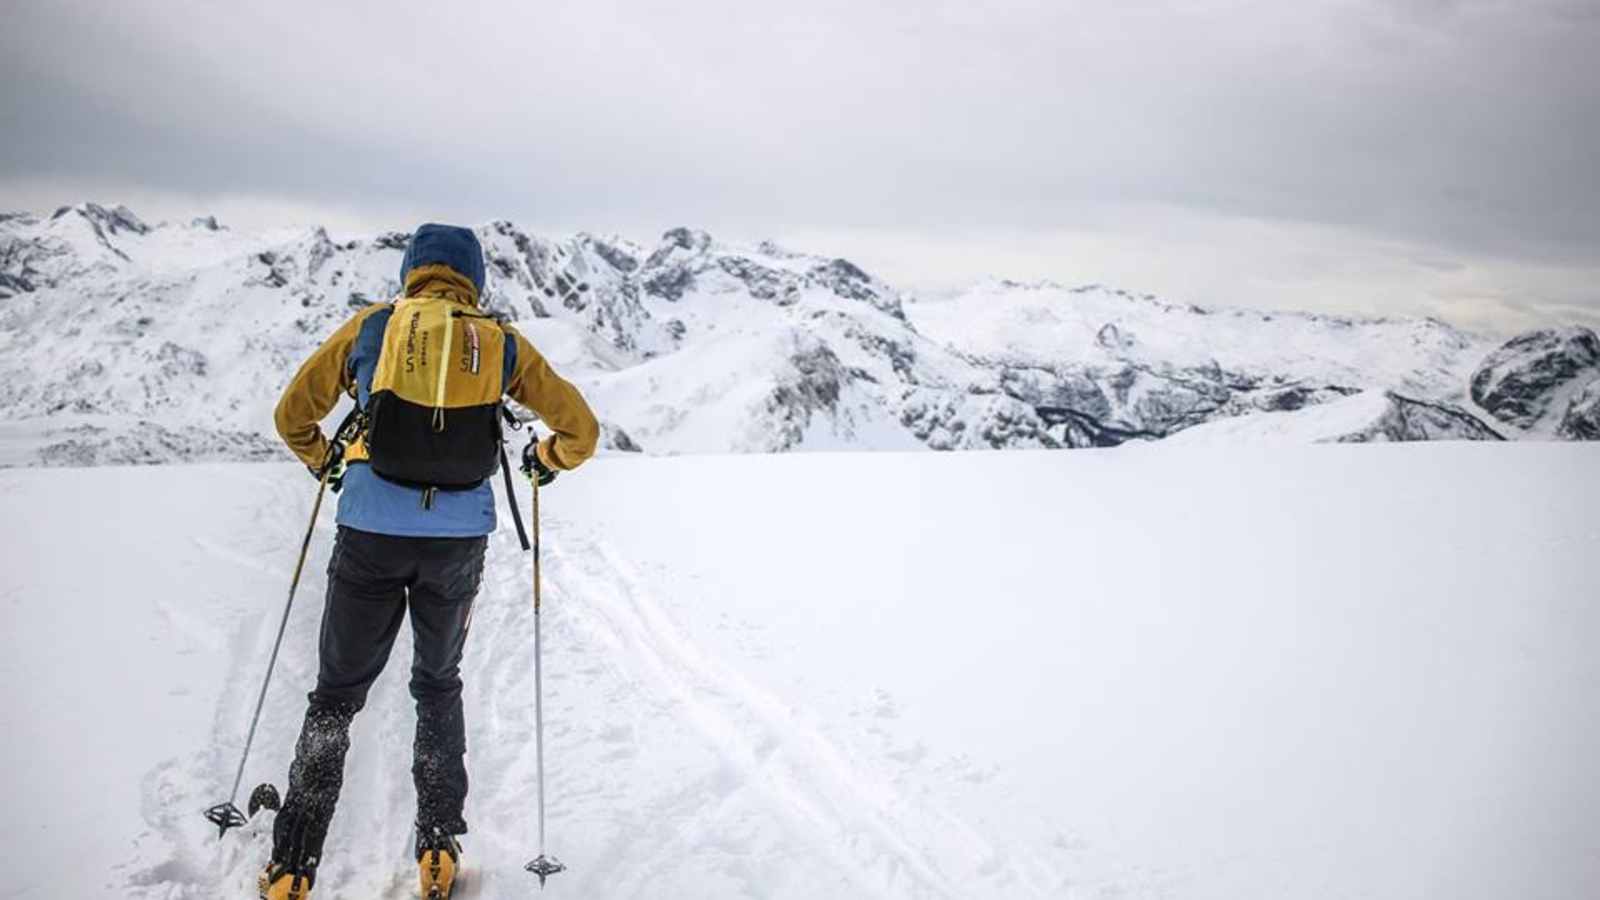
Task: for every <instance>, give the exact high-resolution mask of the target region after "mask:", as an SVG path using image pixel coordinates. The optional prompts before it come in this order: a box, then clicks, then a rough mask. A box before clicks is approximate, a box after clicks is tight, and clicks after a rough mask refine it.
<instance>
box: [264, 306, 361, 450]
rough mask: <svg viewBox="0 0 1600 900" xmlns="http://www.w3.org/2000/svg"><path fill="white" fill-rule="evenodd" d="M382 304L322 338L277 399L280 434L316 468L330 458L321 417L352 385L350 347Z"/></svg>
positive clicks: (276, 417) (274, 415)
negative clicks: (327, 336)
mask: <svg viewBox="0 0 1600 900" xmlns="http://www.w3.org/2000/svg"><path fill="white" fill-rule="evenodd" d="M382 306H383V304H375V305H373V306H370V307H368V308H366V309H364V310H362V311H361V312H359V313H357V314H356V315H355V317H354V318H352V319H350V321H348V322H346V323H344V325H342V326H340V327H339V330H338V331H335V332H334V333H333V336H332V337H330V338H328V339H327V340H326V341H323V342H322V346H320V347H318V348H317V349H316V351H315V352H313V353H312V354H311V357H310V358H309V359H307V360H306V361H305V363H304V364H303V365H301V366H300V371H298V372H296V373H295V374H294V378H293V379H292V380H290V382H289V386H288V387H286V388H284V389H283V396H282V397H280V398H278V408H277V409H276V410H275V411H274V412H273V416H272V418H273V422H274V423H275V424H276V425H277V426H278V436H279V437H281V438H283V442H284V443H285V444H288V445H289V449H290V450H292V451H294V455H295V456H298V457H299V458H300V461H301V462H303V463H305V464H306V465H307V466H309V467H311V469H312V470H313V471H315V470H318V469H321V468H322V464H323V462H324V461H325V460H326V459H327V458H328V439H327V438H326V437H324V436H323V434H322V420H323V418H324V417H326V416H327V415H328V413H329V412H332V411H333V407H334V406H335V405H337V404H338V402H339V395H340V394H342V393H345V392H346V391H347V390H348V389H349V388H350V387H351V386H352V384H353V381H352V379H351V375H350V371H349V367H348V363H349V360H350V350H351V348H353V347H354V346H355V343H356V336H357V335H359V334H360V333H361V324H362V323H363V322H365V321H366V320H367V317H368V316H369V315H371V314H372V313H373V312H375V311H376V310H378V309H380V308H382Z"/></svg>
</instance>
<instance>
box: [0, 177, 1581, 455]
mask: <svg viewBox="0 0 1600 900" xmlns="http://www.w3.org/2000/svg"><path fill="white" fill-rule="evenodd" d="M477 231H478V234H479V236H480V238H481V239H482V241H483V244H484V248H485V252H486V254H487V257H488V264H489V266H488V268H489V287H488V290H487V298H486V303H487V305H488V306H489V307H490V308H491V309H492V310H493V311H495V312H497V313H499V314H501V315H504V316H505V317H506V318H508V319H510V320H513V321H515V322H516V323H517V325H518V327H519V328H520V329H522V330H523V331H524V332H525V333H526V334H527V335H528V336H529V337H530V339H532V340H533V341H534V342H535V343H536V344H537V345H538V346H539V347H540V348H541V349H542V350H543V351H544V352H545V353H546V355H547V356H549V357H550V358H551V361H552V363H553V364H554V365H555V366H556V367H557V369H558V370H559V371H561V372H562V373H563V374H565V375H567V376H568V377H570V378H572V379H573V380H574V381H575V382H577V383H578V384H579V385H580V386H581V387H582V389H583V390H584V392H585V393H586V394H587V395H588V396H589V398H590V400H591V402H592V403H593V405H594V406H595V408H596V410H597V412H598V413H599V415H600V417H601V418H602V420H603V421H604V422H605V424H606V444H607V446H608V447H609V448H610V449H613V450H638V449H642V450H644V451H646V452H649V453H689V452H761V451H784V450H805V449H833V448H861V449H923V448H932V449H954V448H1029V447H1033V448H1055V447H1083V446H1109V445H1114V444H1118V443H1122V442H1125V441H1128V440H1133V439H1156V438H1162V437H1165V436H1167V435H1170V434H1173V433H1176V432H1178V431H1182V430H1184V429H1187V428H1191V427H1193V426H1196V425H1201V424H1204V423H1208V422H1217V421H1221V420H1232V419H1235V418H1237V417H1240V416H1256V415H1262V414H1271V413H1282V412H1289V411H1296V410H1301V409H1304V408H1308V407H1315V406H1320V405H1323V404H1327V403H1329V402H1330V401H1339V400H1343V399H1344V398H1347V397H1352V396H1354V395H1357V394H1362V393H1364V392H1373V393H1371V396H1373V397H1377V398H1379V399H1380V400H1381V399H1382V398H1386V397H1390V396H1397V397H1401V398H1403V399H1406V400H1408V401H1412V402H1416V403H1422V404H1427V405H1430V406H1432V407H1435V408H1437V409H1440V410H1443V411H1444V415H1445V418H1446V419H1448V420H1449V421H1451V422H1456V423H1457V424H1458V425H1460V427H1452V428H1443V429H1441V428H1438V427H1433V426H1427V427H1422V426H1419V427H1416V428H1412V427H1410V425H1408V424H1406V423H1409V422H1413V421H1421V419H1417V418H1416V417H1406V416H1401V417H1399V418H1398V419H1394V418H1393V417H1391V420H1390V422H1389V425H1388V426H1386V427H1383V428H1378V429H1377V430H1375V431H1373V432H1372V434H1374V435H1377V436H1379V437H1382V438H1384V439H1430V438H1434V437H1439V436H1449V437H1483V436H1489V437H1495V436H1501V437H1519V436H1522V435H1523V434H1524V433H1526V434H1529V435H1533V436H1539V437H1578V438H1581V437H1586V436H1593V434H1594V429H1595V428H1596V427H1600V422H1597V421H1595V414H1596V411H1595V407H1596V403H1595V397H1596V395H1600V387H1597V386H1595V383H1596V382H1597V381H1600V366H1597V365H1596V363H1595V361H1594V360H1593V359H1592V355H1591V356H1585V355H1584V353H1583V347H1585V346H1588V345H1586V344H1585V343H1584V341H1585V340H1586V339H1585V337H1584V335H1587V340H1588V341H1590V342H1592V341H1594V335H1593V333H1592V332H1588V331H1586V330H1584V329H1569V330H1568V331H1565V332H1560V333H1559V334H1557V333H1553V332H1551V333H1545V332H1541V333H1535V334H1536V335H1538V334H1544V335H1546V338H1538V337H1530V336H1525V337H1524V338H1519V340H1524V342H1525V343H1526V344H1528V346H1527V347H1523V350H1522V351H1519V350H1518V349H1517V347H1514V346H1511V345H1508V348H1509V349H1501V350H1499V351H1498V352H1497V348H1496V345H1495V344H1494V343H1493V342H1490V341H1486V340H1485V339H1483V338H1480V337H1478V336H1475V335H1472V334H1469V333H1466V332H1463V331H1461V330H1458V329H1456V328H1453V327H1451V326H1449V325H1447V324H1445V323H1443V322H1439V321H1437V320H1433V319H1407V318H1392V319H1350V318H1341V317H1333V316H1321V315H1308V314H1300V313H1263V312H1249V311H1244V310H1232V309H1201V308H1199V307H1194V306H1179V305H1173V304H1169V303H1165V302H1162V301H1161V300H1159V299H1157V298H1155V297H1152V296H1149V295H1135V294H1130V293H1127V292H1125V291H1118V290H1113V289H1110V288H1104V287H1098V286H1088V287H1072V288H1069V287H1064V286H1060V285H1055V284H1048V283H1046V284H1020V283H1016V282H1011V281H991V282H986V283H983V284H980V285H977V286H975V287H973V288H971V289H969V290H966V291H963V292H960V293H957V294H954V295H951V296H944V297H937V298H927V297H921V298H919V297H913V296H911V295H909V294H906V293H904V292H901V291H899V290H897V289H896V288H894V287H893V286H891V285H889V284H886V283H884V282H883V281H881V280H880V279H877V278H874V277H873V276H871V275H870V274H868V273H866V272H864V271H862V270H861V269H860V268H858V267H857V266H855V265H853V264H852V263H850V262H849V261H847V260H843V259H836V258H828V257H819V256H811V255H806V254H801V253H796V252H792V251H790V250H787V249H784V248H782V247H779V246H776V245H774V244H772V243H760V244H757V245H754V246H744V245H738V244H731V243H724V242H720V241H716V240H713V239H712V238H711V236H710V235H708V234H706V233H705V232H701V231H693V230H689V229H682V228H680V229H673V230H671V231H668V232H667V233H666V234H665V235H663V236H662V238H661V240H660V242H659V243H658V244H657V245H656V246H654V247H643V246H639V245H637V244H634V243H632V242H630V241H627V240H623V239H620V238H615V237H600V236H595V235H590V234H579V235H576V236H573V237H570V238H566V239H561V240H552V239H548V238H544V237H539V236H535V235H531V234H529V233H527V232H525V231H523V230H522V229H520V228H518V227H517V226H515V225H514V224H512V223H510V222H504V221H497V222H491V223H489V224H487V225H484V226H481V227H479V228H478V229H477ZM407 238H408V235H407V234H405V233H402V232H387V233H383V234H377V235H367V236H362V237H355V238H346V239H343V240H335V239H334V238H333V237H332V236H330V235H329V233H328V232H327V231H326V230H324V229H322V228H310V229H303V230H289V231H278V232H273V233H269V234H262V235H246V234H239V233H236V232H234V231H232V230H230V229H228V228H226V227H224V226H222V225H219V224H218V223H217V222H216V220H215V219H213V218H209V217H207V218H198V219H194V220H192V221H190V222H188V223H161V224H158V225H150V224H147V223H145V222H144V221H142V220H141V219H140V218H139V217H138V216H136V215H135V214H134V213H133V212H131V211H129V210H128V209H126V208H124V207H117V208H115V209H107V208H105V207H101V206H97V205H94V204H84V205H80V206H72V207H63V208H61V209H59V210H57V211H56V212H54V213H53V214H51V215H49V216H41V215H33V214H29V213H11V214H4V215H0V342H3V343H0V348H3V350H4V352H3V354H0V367H3V368H0V404H3V408H4V410H5V413H4V415H3V418H0V460H3V461H4V462H7V463H10V464H18V463H37V462H43V463H58V464H87V463H95V462H138V461H162V460H170V459H207V458H216V459H256V458H267V457H273V456H279V455H281V453H282V451H281V450H280V448H279V446H278V443H277V441H276V438H275V437H274V436H273V435H272V433H271V432H272V426H271V415H270V413H271V408H272V406H273V404H274V402H275V401H276V399H277V395H278V392H279V390H280V389H281V388H282V386H283V384H284V383H285V382H286V381H287V380H288V378H289V377H290V375H291V374H292V372H293V370H294V368H295V367H296V366H297V365H298V364H299V362H300V361H301V360H302V359H303V358H304V357H305V355H306V354H307V353H308V352H309V351H310V350H311V349H312V348H313V347H314V346H315V345H316V344H317V342H318V341H320V340H321V339H322V338H323V337H325V336H326V335H327V334H328V333H330V332H331V331H332V330H333V329H334V328H335V327H336V326H337V325H338V324H339V323H340V322H342V321H343V320H344V319H345V318H346V317H347V316H349V315H350V314H351V312H353V311H354V310H355V309H357V308H359V307H361V306H363V305H364V304H368V303H373V302H381V301H383V300H385V299H387V298H389V297H391V296H392V295H393V294H394V292H395V291H396V290H397V288H398V284H397V274H398V269H399V264H400V257H401V253H402V251H403V248H404V246H405V243H406V240H407ZM1551 335H1555V336H1553V337H1552V336H1551ZM1541 341H1543V343H1541ZM1550 341H1555V343H1556V344H1557V345H1559V347H1558V349H1557V350H1555V351H1551V352H1557V353H1566V354H1567V356H1569V357H1570V359H1568V360H1567V363H1564V364H1562V365H1557V366H1555V367H1554V368H1553V369H1550V361H1549V359H1548V358H1547V357H1548V353H1546V354H1545V355H1544V356H1540V355H1539V352H1538V350H1537V348H1538V347H1543V346H1545V344H1547V343H1549V342H1550ZM1530 342H1531V343H1530ZM1513 343H1514V344H1515V342H1513ZM1568 345H1571V347H1569V346H1568ZM1529 347H1532V348H1533V349H1532V350H1531V351H1530V350H1529ZM1572 347H1576V348H1577V349H1575V350H1572V349H1571V348H1572ZM1562 348H1565V349H1562ZM1569 350H1570V351H1571V352H1570V353H1569V352H1568V351H1569ZM1492 353H1493V354H1495V356H1494V358H1493V359H1488V360H1487V364H1488V365H1489V366H1490V367H1493V368H1494V369H1495V372H1496V373H1497V374H1494V375H1490V376H1485V375H1483V373H1482V372H1481V371H1480V367H1481V366H1483V365H1485V363H1486V358H1488V357H1490V355H1491V354H1492ZM1547 369H1549V371H1546V370H1547ZM1524 370H1526V372H1524ZM1517 372H1524V375H1518V374H1516V373H1517ZM1480 381H1482V382H1483V383H1484V384H1485V385H1486V387H1485V390H1484V391H1480V390H1478V388H1477V385H1478V384H1479V383H1480ZM1507 386H1509V389H1511V390H1512V391H1513V392H1514V393H1518V396H1519V397H1521V398H1522V399H1521V400H1519V401H1517V402H1513V403H1509V404H1508V403H1506V402H1504V397H1502V396H1501V394H1503V393H1504V391H1503V390H1502V391H1501V392H1500V393H1496V392H1495V388H1506V387H1507ZM1485 391H1487V392H1485ZM1530 398H1531V399H1530ZM1376 403H1378V401H1371V402H1369V403H1368V404H1367V405H1369V406H1371V405H1374V404H1376ZM1585 403H1586V404H1587V406H1585V405H1584V404H1585ZM1483 404H1487V405H1483ZM1530 408H1537V409H1538V410H1540V416H1538V417H1535V418H1536V419H1537V421H1534V420H1532V419H1528V418H1527V417H1526V416H1525V415H1523V412H1522V411H1525V410H1526V409H1530ZM1496 416H1502V417H1503V420H1501V419H1497V418H1496ZM1422 418H1427V417H1422ZM1396 422H1398V423H1400V424H1398V425H1396V424H1395V423H1396ZM1461 423H1467V424H1461ZM1230 428H1234V430H1236V431H1237V433H1239V434H1240V435H1247V434H1249V433H1251V431H1252V429H1251V428H1243V429H1239V428H1237V426H1230ZM1268 430H1269V431H1270V430H1271V429H1270V428H1269V429H1268Z"/></svg>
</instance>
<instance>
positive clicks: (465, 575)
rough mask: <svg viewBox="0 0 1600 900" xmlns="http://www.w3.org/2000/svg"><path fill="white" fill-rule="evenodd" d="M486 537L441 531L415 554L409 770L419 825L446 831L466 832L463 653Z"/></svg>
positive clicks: (481, 568)
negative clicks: (412, 737) (414, 729)
mask: <svg viewBox="0 0 1600 900" xmlns="http://www.w3.org/2000/svg"><path fill="white" fill-rule="evenodd" d="M487 543H488V540H487V539H486V538H439V539H436V540H433V541H430V542H429V543H428V546H427V547H426V548H425V549H423V550H422V551H421V552H419V553H418V571H417V579H416V581H415V582H414V583H413V585H412V588H411V602H410V605H411V628H412V631H413V634H414V635H415V641H414V646H415V656H414V657H413V659H412V664H411V696H412V698H413V699H414V700H416V703H417V735H416V743H415V745H414V747H413V757H412V760H413V761H412V766H411V774H412V778H413V780H414V781H415V783H416V788H417V824H418V825H419V826H420V827H422V828H424V829H430V830H431V829H437V830H438V831H439V832H440V833H443V834H465V833H466V831H467V823H466V821H465V820H464V819H463V818H462V806H463V804H464V803H465V802H466V798H467V767H466V759H465V756H466V752H467V735H466V720H465V718H464V717H463V713H462V704H461V656H462V653H463V651H464V649H465V647H466V640H467V629H468V626H469V625H470V624H471V622H472V602H473V598H474V597H476V596H477V593H478V586H479V584H480V582H481V581H482V578H483V555H484V548H485V546H486V545H487Z"/></svg>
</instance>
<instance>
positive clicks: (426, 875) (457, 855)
mask: <svg viewBox="0 0 1600 900" xmlns="http://www.w3.org/2000/svg"><path fill="white" fill-rule="evenodd" d="M460 871H461V843H460V842H459V841H457V840H456V839H455V836H454V835H449V834H441V833H440V832H439V831H438V830H437V829H435V830H434V831H432V832H430V833H427V834H424V833H423V832H422V831H420V830H419V831H418V832H417V877H418V881H419V884H420V886H421V888H422V900H450V891H451V890H453V889H454V888H455V885H456V876H457V875H458V874H460ZM274 900H276V898H274Z"/></svg>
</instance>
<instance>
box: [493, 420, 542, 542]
mask: <svg viewBox="0 0 1600 900" xmlns="http://www.w3.org/2000/svg"><path fill="white" fill-rule="evenodd" d="M500 473H501V474H502V475H504V476H505V480H506V503H508V504H510V505H511V521H512V522H515V523H516V525H517V540H519V541H521V542H522V549H523V550H531V549H533V545H532V544H530V543H528V529H527V528H526V527H525V526H524V525H523V524H522V509H521V508H520V507H518V506H517V491H516V487H515V482H513V481H512V479H511V460H510V458H508V457H507V456H506V444H505V441H501V442H500ZM534 490H536V491H537V490H538V487H535V488H534Z"/></svg>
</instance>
